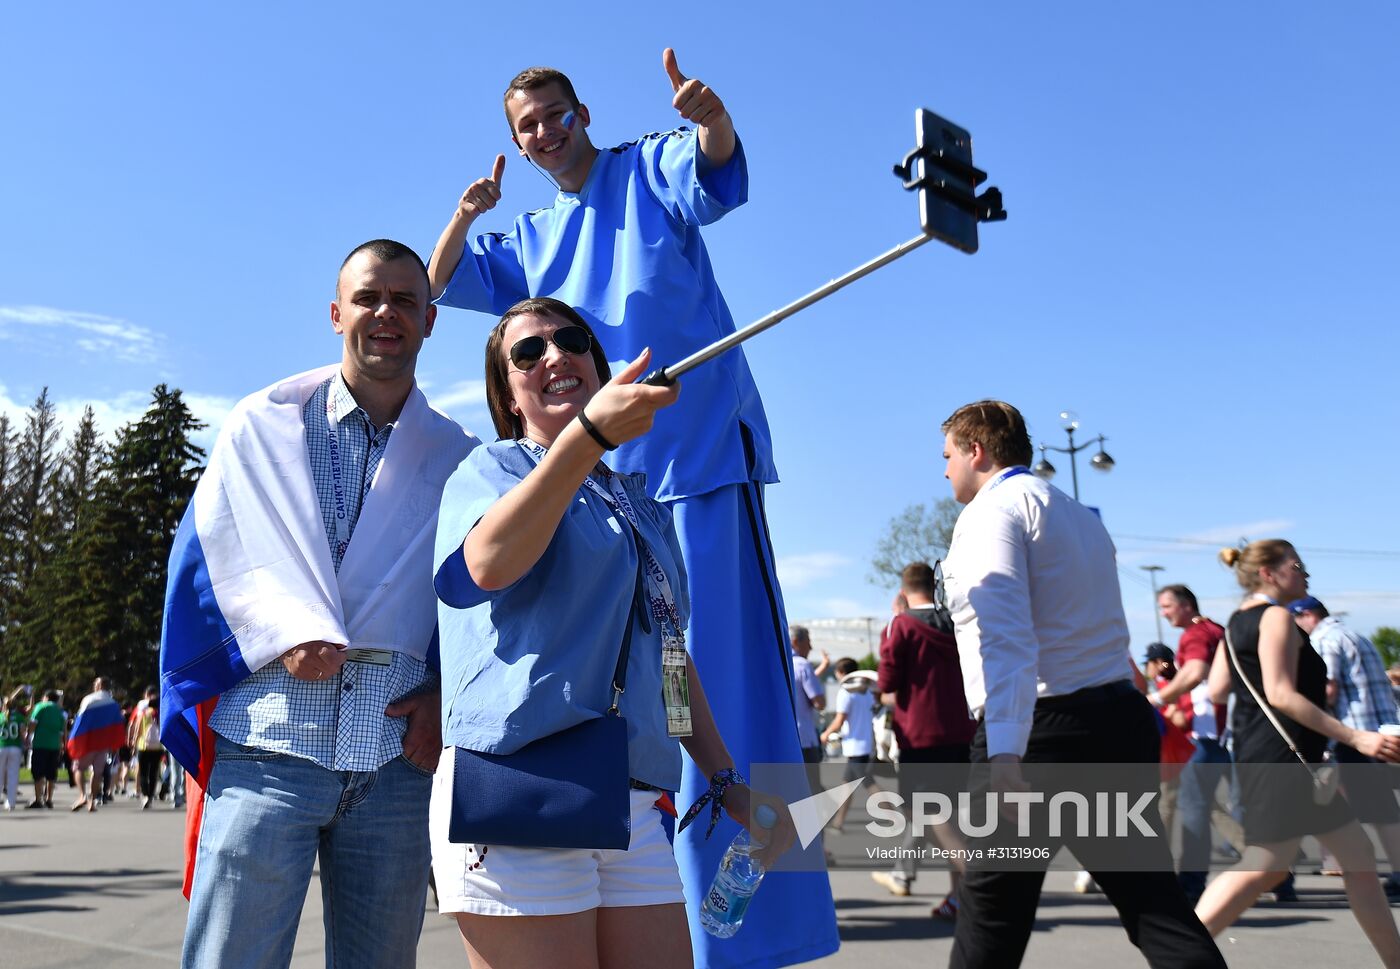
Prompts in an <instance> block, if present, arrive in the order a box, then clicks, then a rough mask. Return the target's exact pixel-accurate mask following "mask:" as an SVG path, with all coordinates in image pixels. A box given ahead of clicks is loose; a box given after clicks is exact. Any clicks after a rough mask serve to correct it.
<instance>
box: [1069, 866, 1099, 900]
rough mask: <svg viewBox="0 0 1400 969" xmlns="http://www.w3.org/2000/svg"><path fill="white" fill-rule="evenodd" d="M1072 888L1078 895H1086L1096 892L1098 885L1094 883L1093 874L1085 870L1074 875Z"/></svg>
mask: <svg viewBox="0 0 1400 969" xmlns="http://www.w3.org/2000/svg"><path fill="white" fill-rule="evenodd" d="M1074 890H1075V891H1076V892H1078V893H1079V894H1080V895H1088V894H1089V893H1090V892H1097V891H1098V890H1099V886H1098V885H1097V884H1095V883H1094V876H1093V875H1091V874H1089V873H1088V872H1087V871H1081V872H1080V873H1079V874H1077V875H1075V876H1074Z"/></svg>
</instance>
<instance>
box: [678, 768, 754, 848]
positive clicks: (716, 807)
mask: <svg viewBox="0 0 1400 969" xmlns="http://www.w3.org/2000/svg"><path fill="white" fill-rule="evenodd" d="M747 783H748V781H747V780H745V779H744V775H743V774H740V773H739V772H738V771H737V770H735V769H734V768H733V767H726V768H725V769H724V770H719V771H715V772H714V773H713V774H711V775H710V786H709V789H708V790H706V791H705V793H704V794H701V795H700V796H699V797H698V798H696V799H695V803H694V804H692V805H691V806H690V810H688V811H686V812H685V817H683V818H681V823H680V826H679V827H678V828H676V831H677V832H681V831H684V830H685V828H686V825H688V824H690V822H691V821H694V820H695V817H696V815H698V814H699V813H700V811H701V809H702V808H704V806H705V805H706V804H707V803H708V804H709V805H710V826H709V827H708V828H706V829H705V837H706V838H708V837H709V836H710V835H711V834H712V833H713V832H714V830H715V825H716V824H718V823H719V815H720V811H721V810H723V808H724V792H725V791H727V790H729V789H730V788H731V787H733V786H734V785H735V784H747Z"/></svg>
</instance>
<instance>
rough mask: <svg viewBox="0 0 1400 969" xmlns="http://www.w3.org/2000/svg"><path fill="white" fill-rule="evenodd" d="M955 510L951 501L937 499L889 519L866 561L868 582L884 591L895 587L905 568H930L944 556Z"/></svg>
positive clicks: (955, 515)
mask: <svg viewBox="0 0 1400 969" xmlns="http://www.w3.org/2000/svg"><path fill="white" fill-rule="evenodd" d="M958 511H959V508H958V503H957V502H956V501H954V500H953V499H952V498H940V499H938V501H936V502H934V503H933V504H932V505H924V504H917V505H910V506H909V507H908V508H905V509H904V510H903V511H902V512H900V513H899V514H898V515H895V516H894V517H893V518H891V519H890V522H889V524H888V525H887V526H886V528H885V534H884V535H882V536H881V537H880V540H879V541H878V542H877V543H876V545H875V554H874V555H873V556H872V557H871V560H870V575H869V580H870V583H871V584H872V585H878V586H880V587H882V588H886V589H888V588H891V587H896V586H898V585H899V575H900V573H901V572H903V571H904V567H905V566H906V565H909V564H911V563H914V562H927V563H929V564H930V565H932V564H933V563H934V562H936V561H938V560H939V559H941V558H943V557H944V556H946V555H947V554H948V546H949V545H950V544H952V541H953V526H954V525H955V524H957V521H958Z"/></svg>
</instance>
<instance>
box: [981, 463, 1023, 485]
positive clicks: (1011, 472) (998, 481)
mask: <svg viewBox="0 0 1400 969" xmlns="http://www.w3.org/2000/svg"><path fill="white" fill-rule="evenodd" d="M1018 474H1030V471H1028V470H1027V469H1026V466H1025V465H1023V464H1018V465H1017V466H1016V467H1014V468H1007V469H1006V470H1005V471H1003V472H1002V473H1001V474H999V475H997V476H996V477H995V478H994V479H992V483H991V484H990V485H988V486H987V490H988V491H992V490H994V489H995V488H997V487H999V486H1001V485H1002V484H1005V483H1006V482H1007V481H1009V480H1010V479H1011V478H1014V477H1016V475H1018Z"/></svg>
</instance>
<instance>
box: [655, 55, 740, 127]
mask: <svg viewBox="0 0 1400 969" xmlns="http://www.w3.org/2000/svg"><path fill="white" fill-rule="evenodd" d="M661 65H662V66H663V67H664V68H665V69H666V76H667V77H668V78H670V80H671V90H672V92H674V94H675V97H673V98H672V99H671V104H672V106H673V107H674V108H675V109H676V110H677V111H679V112H680V113H681V117H682V118H685V120H687V121H693V122H695V123H696V124H697V125H699V126H700V127H702V128H708V127H710V126H712V125H715V124H719V123H720V122H723V121H725V120H727V118H728V113H727V112H726V111H725V110H724V102H723V101H721V100H720V99H719V95H718V94H716V93H715V92H714V91H712V90H710V89H709V88H708V87H706V86H705V85H704V84H702V83H701V82H700V81H698V80H696V79H695V78H687V77H686V76H685V75H684V74H682V73H681V69H680V65H679V64H677V63H676V52H675V51H674V50H672V49H671V48H669V47H667V48H666V50H664V51H663V52H662V54H661Z"/></svg>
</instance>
